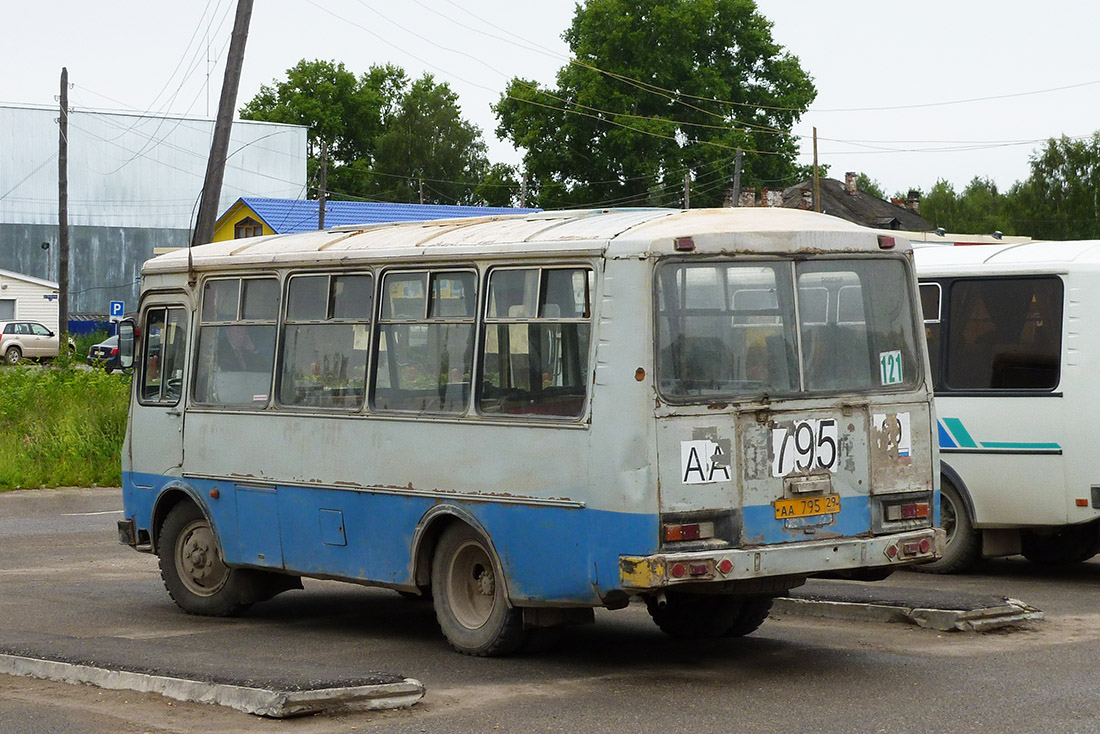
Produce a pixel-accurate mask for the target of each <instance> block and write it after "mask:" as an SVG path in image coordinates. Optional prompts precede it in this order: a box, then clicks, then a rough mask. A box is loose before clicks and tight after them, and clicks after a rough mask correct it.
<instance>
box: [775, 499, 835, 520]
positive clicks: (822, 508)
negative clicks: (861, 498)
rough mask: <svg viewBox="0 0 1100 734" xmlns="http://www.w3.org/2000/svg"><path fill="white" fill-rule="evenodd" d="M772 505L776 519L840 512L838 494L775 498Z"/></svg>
mask: <svg viewBox="0 0 1100 734" xmlns="http://www.w3.org/2000/svg"><path fill="white" fill-rule="evenodd" d="M772 507H774V508H775V519H776V520H787V519H790V518H792V517H813V516H815V515H831V514H834V513H837V512H840V495H839V494H826V495H819V496H817V497H795V498H794V499H789V500H776V501H775V502H773V503H772Z"/></svg>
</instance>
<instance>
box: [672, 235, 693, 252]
mask: <svg viewBox="0 0 1100 734" xmlns="http://www.w3.org/2000/svg"><path fill="white" fill-rule="evenodd" d="M672 246H673V248H675V250H676V252H694V251H695V240H693V239H692V238H690V237H677V238H676V239H675V240H673V241H672Z"/></svg>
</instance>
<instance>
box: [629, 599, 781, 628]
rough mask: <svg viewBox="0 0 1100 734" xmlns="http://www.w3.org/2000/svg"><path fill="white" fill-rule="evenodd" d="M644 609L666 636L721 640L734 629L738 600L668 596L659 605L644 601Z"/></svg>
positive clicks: (738, 608)
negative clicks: (715, 638) (719, 638)
mask: <svg viewBox="0 0 1100 734" xmlns="http://www.w3.org/2000/svg"><path fill="white" fill-rule="evenodd" d="M646 608H647V609H648V610H649V616H650V617H652V618H653V621H654V622H655V623H656V624H657V626H658V627H659V628H660V629H661V631H662V632H664V633H665V634H666V635H670V636H671V637H678V638H681V639H708V638H712V637H724V636H726V635H727V633H729V632H730V631H731V630H733V629H734V628H735V627H737V622H738V620H739V618H740V614H741V610H742V599H741V598H740V597H736V596H730V595H728V594H685V593H669V594H668V595H667V596H666V597H665V603H664V604H663V605H662V604H661V603H660V602H658V601H657V599H655V598H654V597H648V598H646ZM763 621H764V620H763V619H761V620H760V622H763ZM757 626H759V623H757ZM753 629H755V627H754V628H753ZM744 634H748V632H745V633H744Z"/></svg>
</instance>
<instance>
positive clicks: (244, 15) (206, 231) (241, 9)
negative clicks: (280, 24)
mask: <svg viewBox="0 0 1100 734" xmlns="http://www.w3.org/2000/svg"><path fill="white" fill-rule="evenodd" d="M251 19H252V0H237V17H236V19H235V20H234V21H233V36H232V38H231V39H230V41H229V59H228V60H227V61H226V63H225V78H224V79H223V80H222V94H221V99H220V100H219V101H218V119H217V121H216V122H215V123H214V140H213V142H211V144H210V158H209V159H208V160H207V163H206V180H204V181H203V184H202V203H201V204H199V216H198V218H197V220H196V221H195V234H194V236H193V237H192V238H191V244H193V245H197V244H202V243H204V242H209V241H210V240H212V239H214V223H215V222H216V221H217V219H218V201H219V200H220V199H221V194H222V178H223V177H224V175H225V158H226V151H228V150H229V133H230V131H231V129H232V126H233V108H234V107H235V106H236V104H237V87H238V86H239V85H240V81H241V67H242V66H243V65H244V45H245V41H247V40H248V23H249V21H250V20H251Z"/></svg>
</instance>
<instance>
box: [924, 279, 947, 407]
mask: <svg viewBox="0 0 1100 734" xmlns="http://www.w3.org/2000/svg"><path fill="white" fill-rule="evenodd" d="M942 291H943V288H942V287H941V286H940V284H939V283H921V284H920V304H921V311H923V313H924V338H925V341H927V342H928V361H929V362H930V366H931V367H932V384H933V385H937V386H938V385H939V384H940V330H941V326H940V324H941V320H942V301H941V293H942Z"/></svg>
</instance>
